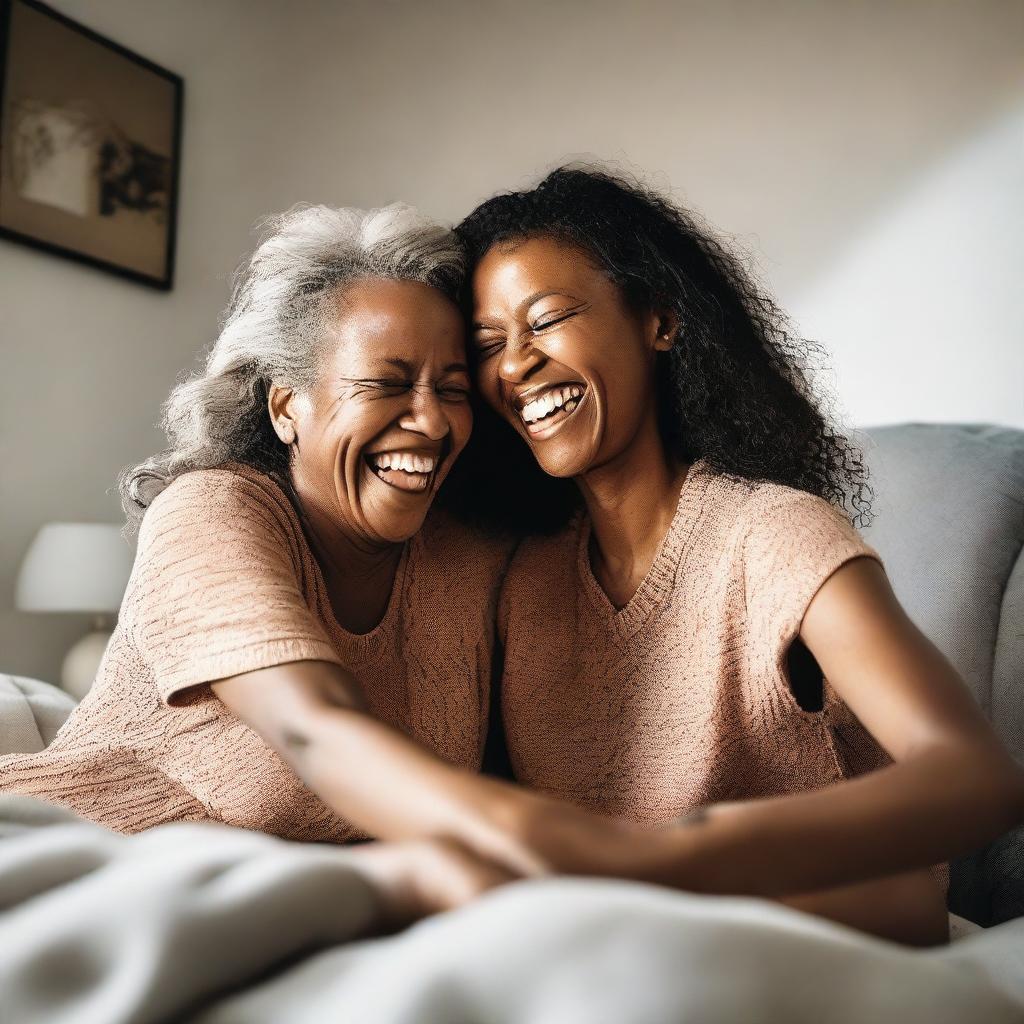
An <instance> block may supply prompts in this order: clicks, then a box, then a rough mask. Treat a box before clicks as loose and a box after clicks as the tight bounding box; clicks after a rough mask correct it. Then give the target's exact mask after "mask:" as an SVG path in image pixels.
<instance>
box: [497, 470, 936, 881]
mask: <svg viewBox="0 0 1024 1024" xmlns="http://www.w3.org/2000/svg"><path fill="white" fill-rule="evenodd" d="M589 544H590V525H589V520H588V518H587V517H586V516H585V515H584V514H583V513H579V514H578V515H577V516H576V517H575V518H574V519H573V521H572V522H571V524H570V525H569V526H568V527H567V528H566V529H565V530H564V531H562V532H561V533H559V534H557V535H555V536H551V537H538V538H532V539H530V540H528V541H526V542H524V543H523V544H522V545H520V547H519V549H518V551H517V552H516V555H515V557H514V558H513V560H512V564H511V566H510V568H509V571H508V575H507V576H506V580H505V583H504V586H503V589H502V595H501V600H500V602H499V634H500V636H501V638H502V642H503V644H504V649H505V668H504V676H503V680H502V691H503V698H502V700H503V718H504V723H505V731H506V737H507V744H508V752H509V757H510V760H511V764H512V768H513V770H514V772H515V775H516V777H517V779H518V780H519V781H520V782H522V783H524V784H526V785H528V786H530V787H532V788H535V789H538V790H540V791H542V792H544V793H547V794H550V795H552V796H554V797H557V798H559V799H563V800H568V801H570V802H572V803H575V804H577V805H580V806H582V807H586V808H589V809H591V810H594V811H600V812H604V813H609V814H615V815H621V816H622V817H625V818H628V819H630V820H632V821H635V822H637V823H642V824H647V825H657V824H661V823H664V822H668V821H669V820H671V819H672V818H674V817H677V816H679V815H683V814H686V813H688V812H690V811H692V810H694V809H696V808H698V807H700V806H703V805H706V804H711V803H715V802H718V801H730V800H743V799H750V798H756V797H767V796H776V795H780V794H785V793H796V792H800V791H803V790H810V789H818V788H820V787H823V786H827V785H829V784H831V783H835V782H839V781H841V780H843V779H848V778H851V777H853V776H856V775H860V774H862V773H864V772H868V771H872V770H875V769H877V768H881V767H883V766H885V765H887V764H891V763H892V759H891V758H890V757H889V756H888V755H887V754H886V752H885V751H884V750H883V749H882V748H881V747H880V746H879V744H878V743H877V742H876V741H875V740H874V739H873V738H872V736H871V735H870V734H869V733H868V732H867V730H866V729H865V728H864V727H863V725H862V724H861V723H860V722H859V721H858V720H857V718H856V717H855V716H854V714H853V713H852V711H851V710H850V709H849V708H848V707H847V705H846V704H845V703H844V702H843V701H842V700H841V699H840V698H839V696H838V694H837V693H836V692H835V691H834V690H833V688H832V687H831V686H830V685H829V682H828V680H827V679H823V680H821V682H820V686H819V691H820V697H821V707H820V710H805V709H804V708H803V707H801V705H800V703H798V701H797V699H796V697H795V696H794V693H793V692H792V690H791V687H790V675H789V670H788V665H787V660H788V659H787V652H788V651H789V649H790V647H791V645H792V644H793V642H794V640H795V639H796V638H797V637H798V634H799V631H800V625H801V622H802V620H803V617H804V612H805V611H806V609H807V606H808V605H809V604H810V601H811V598H813V597H814V595H815V593H816V592H817V591H818V589H819V588H820V587H821V585H822V584H823V583H824V582H825V580H826V579H827V578H828V577H829V576H830V575H831V574H832V573H834V572H835V571H836V570H837V569H838V568H839V567H840V566H842V565H843V564H844V563H846V562H848V561H849V560H850V559H853V558H858V557H862V556H866V557H869V558H873V559H875V560H876V561H877V562H879V564H882V559H881V556H880V555H879V554H878V552H877V551H876V550H875V549H874V548H872V547H871V546H869V545H868V544H867V543H865V541H864V540H863V538H862V537H861V536H860V534H859V533H858V532H857V530H855V529H854V528H853V527H852V526H851V525H850V523H849V521H848V520H847V519H846V518H845V517H844V516H843V514H842V513H841V512H839V511H838V510H837V509H835V508H834V507H833V506H831V505H830V504H829V503H828V502H826V501H825V500H824V499H822V498H819V497H817V496H815V495H812V494H808V493H806V492H804V491H800V490H796V489H794V488H790V487H784V486H781V485H778V484H770V483H753V482H750V481H747V480H742V479H738V478H735V477H731V476H726V475H723V474H718V473H715V472H713V471H712V470H711V469H710V468H709V467H708V465H707V463H706V462H704V461H703V460H699V461H697V462H696V463H694V465H693V466H692V467H691V469H690V471H689V473H688V474H687V477H686V479H685V481H684V483H683V487H682V490H681V492H680V494H679V499H678V504H677V507H676V510H675V514H674V517H673V519H672V523H671V526H670V527H669V530H668V532H667V534H666V536H665V538H664V541H663V543H662V545H661V548H660V550H659V551H658V553H657V555H656V557H655V559H654V562H653V564H652V566H651V568H650V571H649V572H648V574H647V576H646V578H645V579H644V581H643V582H642V583H641V585H640V588H639V589H638V590H637V592H636V593H635V594H634V596H633V597H632V599H631V600H630V601H629V602H628V603H627V604H626V605H625V607H623V608H621V609H616V608H615V606H614V605H613V604H612V603H611V602H610V601H609V599H608V597H607V596H606V594H605V592H604V591H603V590H602V588H601V586H600V584H599V583H598V582H597V580H596V579H595V578H594V575H593V572H592V570H591V565H590V555H589ZM883 568H884V566H883ZM808 657H809V656H808ZM935 871H936V875H937V877H938V878H939V880H940V882H941V883H942V884H943V885H945V884H946V883H947V870H946V866H945V865H939V866H937V867H936V868H935Z"/></svg>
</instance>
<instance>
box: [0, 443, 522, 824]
mask: <svg viewBox="0 0 1024 1024" xmlns="http://www.w3.org/2000/svg"><path fill="white" fill-rule="evenodd" d="M510 553H511V545H510V544H507V543H502V542H498V541H490V540H485V539H483V538H481V537H480V536H478V535H475V534H473V533H470V532H469V531H468V530H466V529H464V528H462V527H459V526H457V525H456V524H454V523H452V522H450V521H448V520H447V518H446V517H444V516H443V515H442V514H440V513H439V512H432V513H431V514H430V515H429V516H428V518H427V521H426V523H425V524H424V526H423V528H422V529H421V531H420V532H419V533H418V534H417V535H416V536H415V537H413V538H412V540H411V541H409V542H408V543H407V544H406V546H405V549H404V551H403V554H402V558H401V562H400V564H399V567H398V571H397V575H396V578H395V583H394V588H393V591H392V594H391V599H390V603H389V604H388V607H387V611H386V612H385V614H384V617H383V619H382V620H381V622H380V623H379V624H378V625H377V626H376V628H374V629H373V630H371V631H370V632H369V633H366V634H361V635H356V634H352V633H349V632H347V631H346V630H345V629H343V628H342V627H341V626H340V625H339V624H338V623H337V621H336V620H335V617H334V615H333V613H332V610H331V605H330V600H329V597H328V594H327V590H326V587H325V583H324V579H323V576H322V574H321V572H320V569H319V566H318V565H317V562H316V560H315V559H314V557H313V555H312V553H311V551H310V548H309V545H308V543H307V541H306V538H305V535H304V533H303V530H302V528H301V525H300V522H299V519H298V518H297V516H296V513H295V510H294V508H293V506H292V504H291V503H290V501H289V499H288V497H287V496H286V495H285V493H284V491H283V490H282V489H281V488H280V487H279V486H278V485H277V484H276V483H275V482H274V481H273V480H272V479H271V478H270V477H268V476H266V475H265V474H262V473H259V472H257V471H255V470H253V469H251V468H249V467H246V466H242V465H239V464H235V463H231V464H225V465H224V466H222V467H219V468H217V469H211V470H201V471H195V472H191V473H186V474H184V475H183V476H181V477H178V478H177V479H176V480H174V481H173V482H172V483H171V484H170V486H169V487H167V489H166V490H164V491H163V492H162V493H161V494H160V495H159V496H158V497H157V498H156V499H155V500H154V501H153V503H152V505H151V507H150V508H149V510H148V511H147V513H146V515H145V518H144V519H143V522H142V527H141V530H140V533H139V545H138V552H137V555H136V560H135V565H134V568H133V570H132V574H131V578H130V581H129V583H128V587H127V590H126V593H125V596H124V600H123V603H122V607H121V615H120V618H119V621H118V624H117V628H116V629H115V631H114V634H113V636H112V637H111V640H110V643H109V644H108V646H107V650H106V653H105V655H104V657H103V661H102V663H101V665H100V668H99V673H98V676H97V679H96V681H95V683H94V685H93V687H92V689H91V690H90V691H89V693H88V694H87V695H86V697H85V699H84V700H83V701H82V702H81V704H79V705H78V707H77V708H75V710H74V711H73V712H72V714H71V717H70V718H69V719H68V720H67V722H66V723H65V724H64V726H63V728H62V729H61V730H60V732H59V733H58V735H57V736H56V737H55V739H54V740H53V742H52V743H51V744H50V746H49V747H47V748H46V749H45V750H43V751H41V752H39V753H36V754H27V755H16V756H12V757H6V758H0V790H4V791H13V792H19V793H27V794H32V795H36V796H41V797H43V798H45V799H47V800H50V801H52V802H54V803H58V804H61V805H63V806H67V807H70V808H71V809H72V810H74V811H76V812H77V813H79V814H81V815H82V816H84V817H86V818H89V819H92V820H93V821H97V822H99V823H101V824H103V825H106V826H108V827H110V828H113V829H116V830H117V831H120V832H137V831H140V830H141V829H144V828H148V827H149V826H152V825H157V824H160V823H162V822H166V821H181V820H192V821H200V820H213V821H220V822H224V823H227V824H229V825H237V826H240V827H243V828H249V829H255V830H259V831H264V832H269V833H272V834H275V835H279V836H282V837H284V838H287V839H297V840H319V841H343V840H346V839H352V838H365V834H364V833H362V832H360V831H359V830H357V829H355V828H354V827H353V826H351V825H350V824H349V823H347V822H346V821H344V820H343V819H342V818H340V817H339V816H338V815H336V814H335V813H333V812H332V811H331V809H330V808H328V807H327V806H326V805H325V804H324V803H323V802H322V801H321V800H320V799H319V798H318V797H317V796H316V795H315V794H314V793H313V792H312V791H311V790H310V789H308V788H307V787H306V786H305V785H304V784H303V783H302V781H301V780H300V779H299V777H298V776H297V775H296V774H295V772H294V770H293V769H292V768H291V767H290V766H289V765H288V764H287V763H286V762H285V761H284V760H283V759H282V758H281V757H280V756H279V755H278V754H277V753H276V751H274V749H273V748H272V747H270V746H269V745H268V744H267V743H266V742H265V741H264V740H263V738H262V737H261V736H260V735H258V734H257V733H256V732H255V731H253V730H252V729H250V728H249V727H248V726H247V725H245V724H244V723H243V722H241V721H240V720H239V719H238V718H237V717H236V716H235V715H234V714H233V713H232V712H231V711H230V710H229V709H228V708H227V706H226V705H225V704H223V703H222V702H221V701H220V700H219V699H218V698H217V696H216V695H215V694H214V693H213V691H212V690H211V688H210V686H209V685H208V684H209V683H210V682H211V681H213V680H217V679H222V678H225V677H227V676H233V675H236V674H239V673H243V672H250V671H253V670H255V669H260V668H267V667H270V666H272V665H279V664H282V663H285V662H292V661H301V660H306V659H314V660H321V661H329V662H333V663H335V664H339V665H344V666H345V667H346V668H348V669H349V670H351V671H352V672H353V673H354V674H355V676H356V677H357V679H358V680H359V681H360V682H361V684H362V688H363V691H364V693H365V695H366V698H367V701H368V703H369V705H370V710H371V712H372V713H373V714H374V715H375V717H377V718H379V719H380V720H381V721H384V722H387V723H388V724H390V725H392V726H394V727H396V728H398V729H401V730H402V731H403V732H405V733H406V734H408V735H409V736H411V737H412V738H414V739H416V740H418V741H419V742H421V743H422V744H424V745H425V746H426V747H427V748H429V749H430V750H432V751H433V752H434V753H436V754H437V755H438V756H440V757H442V758H444V759H445V760H447V761H448V762H450V763H452V764H455V765H460V766H463V767H465V768H469V769H472V770H478V769H479V767H480V763H481V757H482V754H483V745H484V740H485V734H486V722H487V708H488V700H489V682H490V673H491V664H492V647H493V644H492V637H493V631H494V621H495V608H496V603H497V593H498V585H499V578H500V575H501V573H502V572H503V571H504V569H505V567H506V566H507V562H508V557H509V555H510Z"/></svg>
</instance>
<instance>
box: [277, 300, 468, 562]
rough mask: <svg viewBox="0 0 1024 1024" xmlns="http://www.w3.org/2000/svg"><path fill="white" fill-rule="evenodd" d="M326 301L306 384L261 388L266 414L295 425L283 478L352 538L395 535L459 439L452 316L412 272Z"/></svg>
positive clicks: (411, 519)
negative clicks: (329, 313)
mask: <svg viewBox="0 0 1024 1024" xmlns="http://www.w3.org/2000/svg"><path fill="white" fill-rule="evenodd" d="M335 309H336V317H335V318H334V327H333V328H332V329H331V331H330V332H329V334H328V337H327V339H326V341H327V345H326V348H325V352H324V355H323V357H322V359H321V363H320V372H319V377H318V380H317V382H316V384H315V386H314V387H313V388H312V389H311V390H310V391H309V392H306V393H302V394H295V393H292V392H283V393H282V392H279V391H278V389H276V388H272V389H271V395H270V412H271V415H272V416H273V417H274V419H275V422H277V423H278V424H280V423H281V417H282V416H285V417H287V418H288V419H290V421H291V424H292V425H293V426H294V431H295V437H296V441H295V445H294V447H293V453H292V464H291V474H292V481H293V484H294V486H295V489H296V491H297V492H298V494H299V496H300V498H301V500H302V502H303V505H304V506H310V505H312V506H315V509H309V508H307V511H315V512H316V513H318V514H319V516H320V517H326V518H329V519H330V520H331V521H333V522H337V523H338V524H339V525H341V526H342V528H343V529H344V531H345V532H346V533H347V534H348V536H349V538H350V539H352V540H354V541H355V542H356V543H368V544H370V545H376V544H380V543H382V542H383V543H393V542H397V541H401V540H404V539H406V538H407V537H410V536H412V535H413V534H414V533H415V532H416V531H417V530H418V529H419V528H420V526H421V525H422V523H423V519H424V517H425V516H426V514H427V509H428V508H429V507H430V503H431V501H432V500H433V498H434V495H435V494H436V493H437V489H438V487H439V486H440V484H441V481H442V480H443V479H444V478H445V476H446V475H447V474H448V471H449V470H450V468H451V465H452V463H453V462H454V460H455V458H456V457H457V456H458V454H459V452H461V451H462V449H463V448H464V447H465V445H466V442H467V440H468V439H469V434H470V430H471V427H472V413H471V412H470V406H469V387H470V382H469V376H468V371H467V368H466V360H465V347H464V328H463V320H462V316H461V315H460V312H459V309H458V307H457V306H456V305H455V304H454V303H453V302H451V301H450V300H449V299H448V298H446V297H445V296H444V295H442V294H441V293H440V292H438V291H436V290H435V289H433V288H431V287H429V286H427V285H424V284H419V283H417V282H411V281H381V280H366V281H359V282H356V283H355V284H352V285H349V286H348V287H347V288H345V289H344V291H343V292H342V293H341V294H339V296H338V298H337V304H336V307H335ZM275 406H276V408H275Z"/></svg>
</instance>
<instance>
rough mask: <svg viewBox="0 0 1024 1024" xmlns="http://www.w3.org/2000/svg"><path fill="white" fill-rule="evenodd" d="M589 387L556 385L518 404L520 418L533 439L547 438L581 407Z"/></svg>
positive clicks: (571, 384)
mask: <svg viewBox="0 0 1024 1024" xmlns="http://www.w3.org/2000/svg"><path fill="white" fill-rule="evenodd" d="M586 391H587V386H586V385H585V384H579V383H577V382H575V381H571V382H568V383H565V384H555V385H553V386H552V387H549V388H544V389H543V390H542V391H539V392H531V393H529V395H528V397H527V401H525V402H523V400H522V398H520V399H519V401H518V402H517V403H516V405H517V407H518V411H519V418H520V419H521V420H522V421H523V426H524V427H526V432H527V433H528V434H529V435H530V436H531V437H538V438H539V437H547V436H548V435H549V434H552V433H554V431H555V430H556V429H557V428H558V427H560V426H561V425H562V424H563V423H564V422H565V421H566V420H567V419H569V417H570V416H572V414H573V413H574V412H575V411H576V410H577V409H578V408H579V407H580V404H581V403H582V402H583V399H584V397H585V395H586Z"/></svg>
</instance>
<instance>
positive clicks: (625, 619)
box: [576, 459, 713, 640]
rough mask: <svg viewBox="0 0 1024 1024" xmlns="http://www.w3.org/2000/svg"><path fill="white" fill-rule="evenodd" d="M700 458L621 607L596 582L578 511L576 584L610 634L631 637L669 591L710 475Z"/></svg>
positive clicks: (586, 521) (587, 529)
mask: <svg viewBox="0 0 1024 1024" xmlns="http://www.w3.org/2000/svg"><path fill="white" fill-rule="evenodd" d="M712 475H713V474H712V473H711V470H710V469H709V467H708V465H707V463H706V462H705V460H704V459H697V461H696V462H694V463H693V464H692V465H691V466H690V469H689V471H688V472H687V474H686V478H685V479H684V480H683V485H682V487H681V488H680V490H679V498H678V499H677V502H676V510H675V512H674V513H673V515H672V521H671V523H670V524H669V527H668V530H667V531H666V533H665V536H664V538H662V542H661V546H660V547H659V548H658V553H657V554H656V555H655V556H654V561H653V562H652V563H651V568H650V569H649V570H648V572H647V575H646V576H645V577H644V579H643V581H642V582H641V584H640V586H639V587H638V588H637V590H636V593H635V594H634V595H633V596H632V597H631V598H630V599H629V601H627V602H626V604H625V605H624V606H623V607H622V608H616V607H615V605H614V604H612V602H611V601H610V600H609V598H608V595H607V594H606V593H605V592H604V588H603V587H602V586H601V584H600V583H598V581H597V578H596V577H595V576H594V571H593V569H592V568H591V565H590V550H589V548H590V535H591V525H592V524H591V521H590V517H589V516H588V515H587V514H586V512H585V511H584V512H582V513H581V514H580V527H579V538H578V540H577V546H576V570H577V576H578V578H579V582H580V586H581V588H582V589H583V592H584V593H585V594H586V595H587V598H588V599H589V601H590V603H591V604H592V605H593V606H594V609H595V610H596V612H597V614H598V615H599V616H600V617H601V619H602V621H604V622H605V623H606V624H607V626H608V627H609V628H610V629H611V630H612V631H613V633H614V634H615V635H616V636H617V637H619V638H620V639H623V640H624V639H626V638H628V637H630V636H632V635H633V634H634V633H636V631H637V630H638V629H640V627H641V626H642V625H643V624H644V623H645V622H646V621H647V620H648V619H649V618H650V616H651V614H652V613H653V612H654V611H655V610H656V609H657V608H659V607H660V606H661V605H662V604H663V602H664V601H665V600H666V598H668V597H669V595H670V594H671V593H672V590H673V587H674V586H675V580H676V574H677V572H678V569H679V565H680V561H681V559H682V554H683V550H684V548H685V547H686V543H687V541H688V540H689V539H690V535H691V534H692V532H693V528H694V526H695V525H696V523H697V518H698V516H699V514H700V510H701V505H702V503H703V498H704V493H705V491H706V490H707V487H708V484H709V483H710V481H711V478H712Z"/></svg>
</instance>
